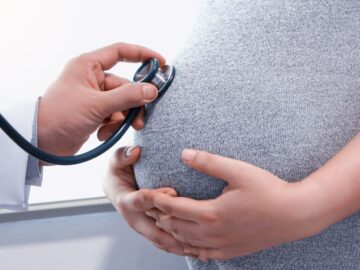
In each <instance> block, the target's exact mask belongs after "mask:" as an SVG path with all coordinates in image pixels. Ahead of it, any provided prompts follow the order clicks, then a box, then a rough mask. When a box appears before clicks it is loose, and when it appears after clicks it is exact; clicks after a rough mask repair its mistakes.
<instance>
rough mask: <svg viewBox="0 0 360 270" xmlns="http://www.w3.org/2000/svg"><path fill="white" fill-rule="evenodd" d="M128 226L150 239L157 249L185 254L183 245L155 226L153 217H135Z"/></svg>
mask: <svg viewBox="0 0 360 270" xmlns="http://www.w3.org/2000/svg"><path fill="white" fill-rule="evenodd" d="M130 226H131V227H132V228H133V229H134V230H135V231H137V232H138V233H139V234H141V235H142V236H144V237H145V238H147V239H148V240H150V241H151V242H152V243H153V244H154V245H155V246H156V247H158V248H159V249H162V250H164V251H166V252H171V253H174V254H177V255H180V256H185V255H187V254H186V253H185V252H184V247H183V245H182V244H181V243H180V242H179V241H177V240H176V239H175V238H174V237H173V236H172V235H171V234H168V233H167V232H165V231H163V230H162V229H160V228H158V227H156V225H155V222H154V220H153V219H151V218H149V217H147V216H145V215H143V218H141V219H137V220H136V221H135V222H134V223H133V224H130Z"/></svg>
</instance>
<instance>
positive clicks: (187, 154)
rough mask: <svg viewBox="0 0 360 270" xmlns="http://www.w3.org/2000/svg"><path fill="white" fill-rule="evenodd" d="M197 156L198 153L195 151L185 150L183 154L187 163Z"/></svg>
mask: <svg viewBox="0 0 360 270" xmlns="http://www.w3.org/2000/svg"><path fill="white" fill-rule="evenodd" d="M195 155H196V151H195V150H193V149H185V150H184V151H183V152H182V158H183V160H184V161H185V162H190V161H192V160H193V159H194V157H195Z"/></svg>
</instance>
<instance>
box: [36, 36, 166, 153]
mask: <svg viewBox="0 0 360 270" xmlns="http://www.w3.org/2000/svg"><path fill="white" fill-rule="evenodd" d="M152 57H155V58H157V59H159V61H160V64H161V65H164V64H165V59H164V58H163V57H162V56H161V55H159V54H158V53H156V52H154V51H151V50H149V49H147V48H144V47H141V46H136V45H131V44H125V43H117V44H114V45H111V46H108V47H105V48H102V49H99V50H97V51H94V52H90V53H86V54H82V55H80V56H78V57H76V58H74V59H72V60H71V61H70V62H69V63H68V64H67V65H66V67H65V69H64V71H63V72H62V74H61V75H60V76H59V78H58V79H57V80H56V81H55V82H54V83H53V84H52V85H51V86H50V88H49V89H48V91H47V92H46V93H45V95H44V96H43V97H42V98H41V100H40V104H39V114H38V139H39V142H38V143H39V147H40V148H41V149H43V150H45V151H47V152H50V153H52V154H57V155H73V154H75V153H76V152H77V151H78V150H79V149H80V147H81V146H82V144H83V143H84V142H85V141H86V140H87V139H88V137H89V136H90V134H91V133H93V132H94V131H96V130H97V129H98V128H99V127H100V129H99V133H98V137H99V139H100V140H104V139H106V138H107V137H109V136H110V135H111V133H112V132H113V131H114V130H115V129H116V128H117V127H118V125H119V124H120V123H121V122H122V121H123V120H124V114H126V113H127V110H128V109H130V108H133V107H138V106H143V105H144V104H147V103H149V102H152V101H153V100H154V99H155V98H156V96H157V89H156V87H155V86H153V85H151V84H147V83H131V82H130V81H128V80H126V79H123V78H120V77H117V76H115V75H111V74H107V73H105V70H108V69H110V68H112V67H113V66H114V65H115V64H116V63H117V62H119V61H126V62H142V61H144V60H146V59H148V58H152ZM141 118H142V114H140V116H139V117H138V119H136V120H135V122H134V127H135V128H141V127H142V126H143V121H142V119H141Z"/></svg>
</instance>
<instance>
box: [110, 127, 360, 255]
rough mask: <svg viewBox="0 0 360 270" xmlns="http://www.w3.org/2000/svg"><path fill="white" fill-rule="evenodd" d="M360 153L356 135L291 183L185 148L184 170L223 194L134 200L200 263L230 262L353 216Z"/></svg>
mask: <svg viewBox="0 0 360 270" xmlns="http://www.w3.org/2000/svg"><path fill="white" fill-rule="evenodd" d="M359 153H360V134H359V135H357V136H356V137H355V138H354V139H353V140H352V141H350V142H349V143H348V144H347V145H346V146H345V147H344V148H343V149H342V150H341V151H340V152H339V153H338V154H336V155H335V156H334V157H333V158H332V159H331V160H330V161H328V162H327V163H326V164H325V165H324V166H323V167H321V168H320V169H319V170H317V171H315V172H314V173H313V174H311V175H309V176H308V177H306V178H305V179H303V180H301V181H299V182H296V183H289V182H286V181H284V180H282V179H280V178H279V177H277V176H275V175H273V174H272V173H270V172H268V171H266V170H263V169H261V168H259V167H256V166H254V165H251V164H248V163H245V162H242V161H239V160H234V159H229V158H226V157H222V156H219V155H214V154H210V153H207V152H203V151H199V150H194V149H186V150H184V151H183V154H182V158H183V161H184V163H185V164H187V165H188V166H190V167H191V168H193V169H195V170H198V171H200V172H202V173H205V174H207V175H211V176H214V177H216V178H218V179H222V180H224V181H226V182H227V183H228V186H227V187H226V188H225V190H224V192H223V194H221V195H220V196H219V197H218V198H216V199H212V200H202V201H197V200H193V199H190V198H182V197H176V196H169V195H168V194H164V193H161V192H155V191H146V192H144V193H142V194H141V196H139V197H138V198H135V200H138V202H139V205H140V206H139V207H142V208H143V209H147V210H146V211H145V214H146V215H147V216H148V217H150V218H152V219H153V220H154V222H156V226H157V227H158V228H161V229H162V230H163V231H164V232H167V233H168V235H172V236H173V238H174V239H176V240H177V241H178V242H179V243H181V244H180V245H183V246H184V252H185V253H187V254H189V253H190V254H192V255H193V256H195V257H198V258H201V259H203V260H207V259H229V258H233V257H237V256H243V255H247V254H251V253H254V252H256V251H259V250H262V249H266V248H269V247H272V246H276V245H279V244H281V243H285V242H290V241H295V240H299V239H303V238H307V237H310V236H313V235H315V234H317V233H319V232H321V231H322V230H324V229H326V228H328V227H329V226H330V225H332V224H334V223H337V222H339V221H341V220H342V219H344V218H346V217H348V216H350V215H351V214H353V213H355V212H357V211H358V210H359V209H360V169H359V168H360V155H359ZM118 162H119V166H122V165H121V164H122V162H123V161H121V160H119V161H118ZM107 181H110V182H111V181H118V182H122V181H123V180H122V178H121V177H119V178H117V179H114V178H113V179H108V180H107ZM122 204H124V205H122ZM126 204H127V202H121V203H120V205H122V206H121V207H124V208H125V207H126V206H125V205H126ZM125 218H126V217H125ZM162 248H163V249H164V248H166V245H165V246H163V247H162Z"/></svg>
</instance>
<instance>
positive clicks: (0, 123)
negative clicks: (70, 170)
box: [0, 58, 175, 165]
mask: <svg viewBox="0 0 360 270" xmlns="http://www.w3.org/2000/svg"><path fill="white" fill-rule="evenodd" d="M147 65H149V66H150V71H149V73H148V74H147V75H146V76H144V77H143V78H142V79H141V80H139V81H138V82H147V83H150V82H151V81H152V79H153V78H154V77H155V75H156V73H157V71H158V69H159V67H160V64H159V61H158V60H156V59H155V58H151V59H149V60H147V61H145V62H144V63H143V64H142V65H141V66H140V68H139V69H138V70H137V72H136V73H135V75H134V79H135V77H136V74H137V73H138V72H140V71H141V70H142V69H143V68H144V67H145V66H147ZM174 76H175V69H174V70H173V73H172V74H171V76H170V78H169V79H168V81H167V83H166V84H165V85H164V86H163V87H162V88H161V89H159V94H158V98H159V97H160V96H161V95H162V94H163V93H164V92H165V91H166V90H167V89H168V88H169V86H170V84H171V82H172V80H173V78H174ZM140 110H141V108H140V107H136V108H132V109H130V110H129V112H128V115H127V116H126V118H125V120H124V121H123V122H122V124H121V125H120V126H119V127H118V128H117V130H116V131H115V132H114V133H113V134H112V135H111V136H110V138H108V139H107V140H106V141H105V142H104V143H102V144H100V145H99V146H97V147H96V148H94V149H92V150H89V151H87V152H85V153H82V154H79V155H75V156H57V155H53V154H50V153H47V152H45V151H43V150H41V149H39V148H37V147H35V146H34V145H32V144H31V143H30V142H28V141H27V140H26V139H25V138H24V137H23V136H22V135H21V134H20V133H19V132H18V131H17V130H16V129H15V128H14V127H13V126H12V125H11V124H10V123H9V122H8V121H7V120H6V119H5V117H3V115H2V114H0V128H1V129H2V130H3V131H4V132H5V133H6V134H7V135H8V136H9V137H10V138H11V140H13V141H14V142H15V143H16V144H17V145H18V146H19V147H20V148H22V149H23V150H24V151H25V152H27V153H28V154H30V155H32V156H34V157H36V158H37V159H39V160H42V161H45V162H47V163H50V164H57V165H74V164H79V163H83V162H86V161H89V160H91V159H93V158H95V157H98V156H99V155H101V154H103V153H104V152H106V151H107V150H109V149H110V148H111V147H112V146H114V145H115V144H116V143H117V142H118V141H119V140H120V139H121V138H122V136H123V135H124V134H125V132H126V131H127V130H128V129H129V127H130V126H131V124H132V123H133V121H134V120H135V118H136V116H137V115H138V113H139V112H140Z"/></svg>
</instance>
